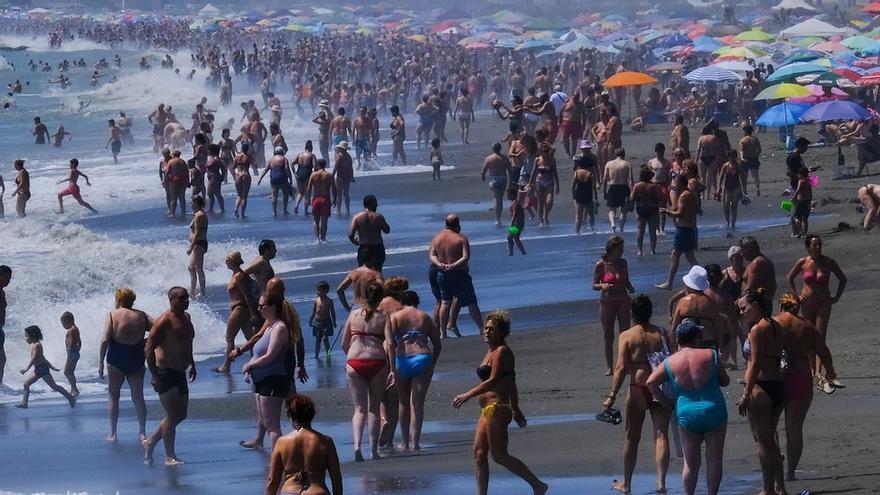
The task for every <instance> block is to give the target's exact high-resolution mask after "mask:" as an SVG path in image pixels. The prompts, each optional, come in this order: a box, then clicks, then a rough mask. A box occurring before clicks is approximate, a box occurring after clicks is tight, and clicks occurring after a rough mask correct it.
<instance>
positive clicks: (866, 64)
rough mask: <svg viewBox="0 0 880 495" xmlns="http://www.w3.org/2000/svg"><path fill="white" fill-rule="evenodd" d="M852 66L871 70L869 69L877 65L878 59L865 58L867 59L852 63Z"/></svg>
mask: <svg viewBox="0 0 880 495" xmlns="http://www.w3.org/2000/svg"><path fill="white" fill-rule="evenodd" d="M853 65H854V66H856V67H860V68H862V69H871V68H873V67H876V66H877V65H878V58H877V57H867V58H863V59H859V60H856V61H855V63H853Z"/></svg>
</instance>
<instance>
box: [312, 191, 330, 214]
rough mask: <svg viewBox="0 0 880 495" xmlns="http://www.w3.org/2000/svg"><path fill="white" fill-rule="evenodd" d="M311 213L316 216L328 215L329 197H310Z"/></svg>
mask: <svg viewBox="0 0 880 495" xmlns="http://www.w3.org/2000/svg"><path fill="white" fill-rule="evenodd" d="M312 215H314V216H316V217H329V216H330V198H328V197H327V196H315V197H314V198H312Z"/></svg>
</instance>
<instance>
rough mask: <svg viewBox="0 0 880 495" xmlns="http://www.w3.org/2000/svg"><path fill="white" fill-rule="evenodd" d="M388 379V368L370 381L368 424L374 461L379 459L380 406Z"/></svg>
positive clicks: (371, 454) (371, 453)
mask: <svg viewBox="0 0 880 495" xmlns="http://www.w3.org/2000/svg"><path fill="white" fill-rule="evenodd" d="M387 379H388V367H387V366H386V367H385V369H384V370H383V371H381V372H379V373H378V374H377V375H376V376H374V377H373V378H372V379H370V381H369V384H368V386H369V392H368V393H369V397H368V398H369V401H368V402H369V404H368V411H369V416H368V423H369V426H370V456H371V458H372V459H373V460H377V459H379V430H380V428H381V425H382V420H381V417H380V415H379V405H380V404H381V403H382V393H383V392H384V391H385V383H386V381H387Z"/></svg>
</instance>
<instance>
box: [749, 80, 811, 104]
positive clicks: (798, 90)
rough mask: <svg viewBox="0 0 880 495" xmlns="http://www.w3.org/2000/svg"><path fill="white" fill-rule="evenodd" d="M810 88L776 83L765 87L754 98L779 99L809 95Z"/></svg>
mask: <svg viewBox="0 0 880 495" xmlns="http://www.w3.org/2000/svg"><path fill="white" fill-rule="evenodd" d="M809 95H810V90H809V89H807V88H805V87H803V86H801V85H798V84H788V83H782V84H776V85H774V86H770V87H768V88H765V89H764V91H761V92H760V93H758V94H757V95H756V96H755V100H781V99H783V98H793V97H797V96H809Z"/></svg>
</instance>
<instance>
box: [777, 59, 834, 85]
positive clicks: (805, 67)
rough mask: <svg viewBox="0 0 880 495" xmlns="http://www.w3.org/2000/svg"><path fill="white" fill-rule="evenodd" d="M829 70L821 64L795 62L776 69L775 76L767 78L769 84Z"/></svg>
mask: <svg viewBox="0 0 880 495" xmlns="http://www.w3.org/2000/svg"><path fill="white" fill-rule="evenodd" d="M827 70H828V68H827V67H824V66H821V65H819V64H811V63H809V62H795V63H792V64H788V65H786V66H783V67H780V68H779V69H776V71H775V72H773V74H770V76H769V77H767V82H779V81H784V80H785V79H792V78H794V77H797V76H800V75H803V74H812V73H816V74H818V73H822V72H825V71H827Z"/></svg>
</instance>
